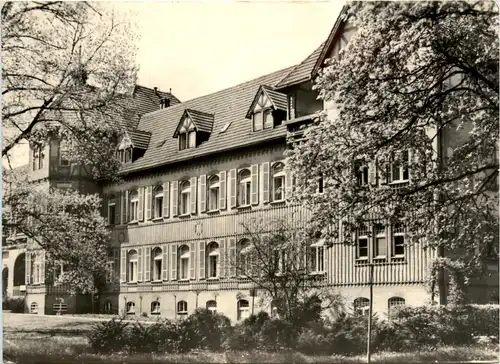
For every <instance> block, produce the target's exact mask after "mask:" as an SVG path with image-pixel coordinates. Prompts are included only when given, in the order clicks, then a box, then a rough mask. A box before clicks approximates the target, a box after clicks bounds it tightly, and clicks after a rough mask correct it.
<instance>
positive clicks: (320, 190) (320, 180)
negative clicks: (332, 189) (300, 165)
mask: <svg viewBox="0 0 500 364" xmlns="http://www.w3.org/2000/svg"><path fill="white" fill-rule="evenodd" d="M323 190H324V181H323V175H321V176H319V178H318V193H323Z"/></svg>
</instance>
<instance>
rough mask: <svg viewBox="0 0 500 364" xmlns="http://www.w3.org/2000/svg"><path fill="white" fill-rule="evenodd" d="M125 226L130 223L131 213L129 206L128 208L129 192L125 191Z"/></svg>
mask: <svg viewBox="0 0 500 364" xmlns="http://www.w3.org/2000/svg"><path fill="white" fill-rule="evenodd" d="M124 205H125V222H124V223H125V224H126V223H128V222H129V221H130V211H129V206H128V190H127V191H125V203H124Z"/></svg>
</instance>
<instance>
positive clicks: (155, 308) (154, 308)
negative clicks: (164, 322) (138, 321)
mask: <svg viewBox="0 0 500 364" xmlns="http://www.w3.org/2000/svg"><path fill="white" fill-rule="evenodd" d="M159 314H160V302H159V301H153V302H151V315H159Z"/></svg>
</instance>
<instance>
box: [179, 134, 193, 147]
mask: <svg viewBox="0 0 500 364" xmlns="http://www.w3.org/2000/svg"><path fill="white" fill-rule="evenodd" d="M187 148H196V131H194V130H191V131H188V132H186V133H182V134H179V150H184V149H187Z"/></svg>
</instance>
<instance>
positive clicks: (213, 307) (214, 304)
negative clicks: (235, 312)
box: [207, 300, 217, 313]
mask: <svg viewBox="0 0 500 364" xmlns="http://www.w3.org/2000/svg"><path fill="white" fill-rule="evenodd" d="M207 310H209V311H210V312H212V313H216V312H217V302H215V301H214V300H211V301H207Z"/></svg>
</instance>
